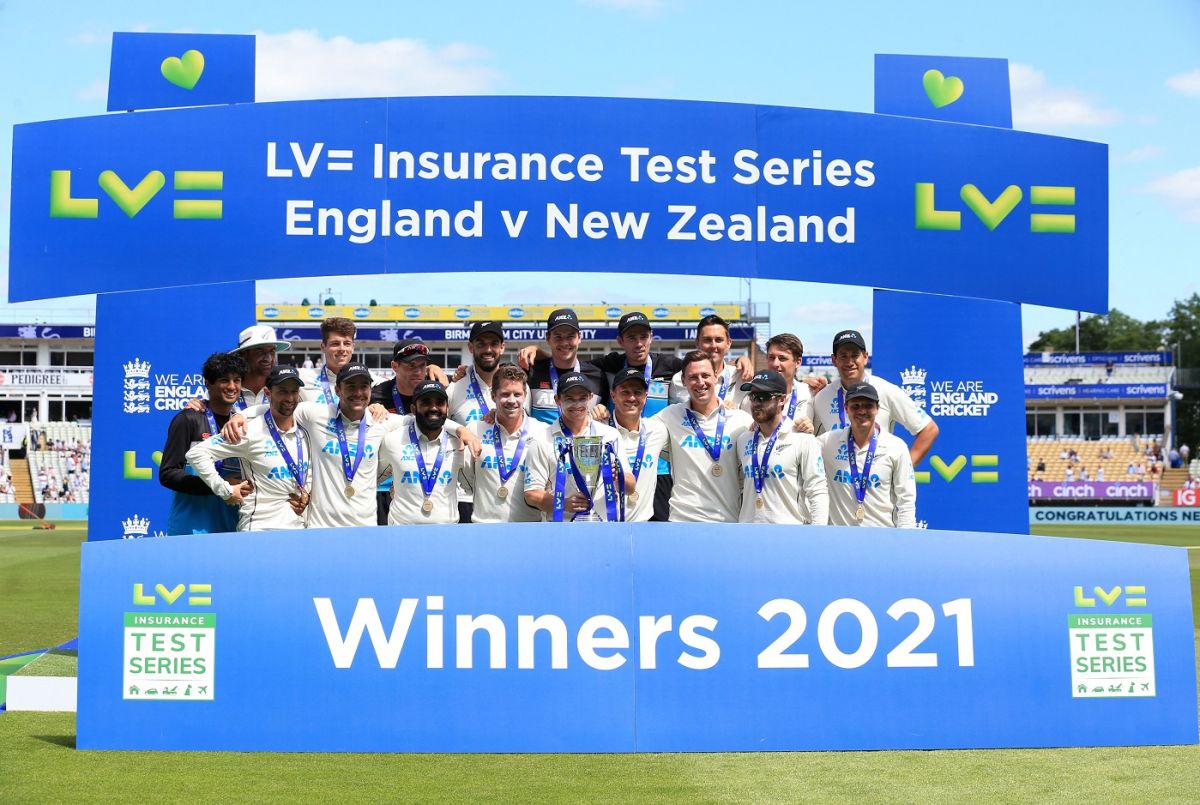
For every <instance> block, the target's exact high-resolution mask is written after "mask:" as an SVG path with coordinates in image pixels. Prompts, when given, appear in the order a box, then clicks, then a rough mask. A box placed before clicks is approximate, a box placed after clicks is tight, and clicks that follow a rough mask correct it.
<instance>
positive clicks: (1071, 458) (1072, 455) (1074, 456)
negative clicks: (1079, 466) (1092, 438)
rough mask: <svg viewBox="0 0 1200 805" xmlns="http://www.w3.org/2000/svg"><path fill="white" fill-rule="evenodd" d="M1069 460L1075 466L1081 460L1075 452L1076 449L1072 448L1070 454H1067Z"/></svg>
mask: <svg viewBox="0 0 1200 805" xmlns="http://www.w3.org/2000/svg"><path fill="white" fill-rule="evenodd" d="M1067 459H1068V460H1069V461H1070V462H1071V463H1072V464H1074V463H1075V462H1076V461H1078V460H1079V453H1077V452H1075V448H1074V447H1072V448H1071V450H1070V452H1068V453H1067Z"/></svg>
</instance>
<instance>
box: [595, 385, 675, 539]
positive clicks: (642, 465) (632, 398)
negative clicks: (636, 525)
mask: <svg viewBox="0 0 1200 805" xmlns="http://www.w3.org/2000/svg"><path fill="white" fill-rule="evenodd" d="M609 395H610V396H611V397H612V405H613V410H612V413H611V414H610V415H609V416H610V417H611V419H610V421H609V424H610V425H612V426H613V427H615V428H616V429H617V433H618V434H620V436H621V449H622V450H624V451H625V458H626V459H627V460H628V462H629V469H630V471H631V472H632V473H633V477H634V484H633V486H632V487H630V488H629V489H628V490H627V491H626V493H625V506H626V510H625V520H626V522H645V521H647V520H649V519H650V518H651V517H652V516H653V515H654V494H655V491H656V490H657V488H658V480H659V475H658V457H659V455H660V454H661V453H662V451H663V450H664V449H665V448H666V446H667V439H668V438H669V437H668V435H667V426H666V425H665V424H664V423H663V421H662V419H660V418H659V417H648V418H647V417H643V416H642V413H643V412H644V410H645V408H646V400H647V398H648V395H649V386H648V384H647V383H646V373H645V371H644V370H643V369H640V368H634V367H629V368H626V369H622V370H621V371H619V372H617V373H616V374H615V375H613V380H612V386H611V389H610V391H609Z"/></svg>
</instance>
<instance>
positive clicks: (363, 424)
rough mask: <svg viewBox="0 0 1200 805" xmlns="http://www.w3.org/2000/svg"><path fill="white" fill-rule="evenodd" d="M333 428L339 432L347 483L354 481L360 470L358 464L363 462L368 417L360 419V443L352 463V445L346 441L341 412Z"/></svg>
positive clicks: (335, 419)
mask: <svg viewBox="0 0 1200 805" xmlns="http://www.w3.org/2000/svg"><path fill="white" fill-rule="evenodd" d="M333 430H334V432H335V433H337V438H338V448H339V449H340V450H341V453H342V471H343V472H345V473H346V483H348V484H352V483H354V473H356V472H358V465H359V464H362V460H363V453H364V450H363V446H364V445H365V444H366V441H367V417H366V415H363V418H362V419H360V420H358V444H357V445H355V450H354V453H355V455H354V463H353V464H351V463H350V446H349V445H348V444H347V443H346V426H345V425H343V424H342V417H341V415H340V414H339V415H338V416H336V417H334V419H333Z"/></svg>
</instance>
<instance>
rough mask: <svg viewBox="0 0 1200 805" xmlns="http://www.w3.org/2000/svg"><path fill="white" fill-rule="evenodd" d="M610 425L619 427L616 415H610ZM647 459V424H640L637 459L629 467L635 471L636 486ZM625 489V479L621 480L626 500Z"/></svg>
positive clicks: (634, 481)
mask: <svg viewBox="0 0 1200 805" xmlns="http://www.w3.org/2000/svg"><path fill="white" fill-rule="evenodd" d="M608 424H609V425H611V426H612V427H614V428H616V427H619V426H618V425H617V417H616V415H614V414H611V413H610V414H609V415H608ZM645 457H646V423H645V422H638V449H637V457H636V458H634V459H633V461H632V462H631V464H630V467H629V469H630V470H632V471H633V483H634V486H636V485H637V481H638V477H639V476H640V475H641V474H642V460H643V459H644V458H645ZM622 475H624V473H622ZM624 487H625V479H624V478H622V479H621V497H622V498H624V496H625V488H624Z"/></svg>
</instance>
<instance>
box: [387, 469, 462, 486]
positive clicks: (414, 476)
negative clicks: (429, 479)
mask: <svg viewBox="0 0 1200 805" xmlns="http://www.w3.org/2000/svg"><path fill="white" fill-rule="evenodd" d="M453 480H454V473H453V472H452V471H451V470H442V472H441V473H440V474H439V475H438V479H437V482H438V485H439V486H449V484H450V483H451V482H452V481H453ZM396 483H398V484H420V483H421V473H419V472H413V471H412V470H405V471H404V472H402V473H400V474H399V475H397V476H396Z"/></svg>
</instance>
